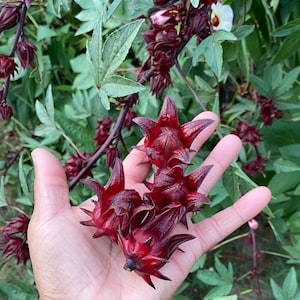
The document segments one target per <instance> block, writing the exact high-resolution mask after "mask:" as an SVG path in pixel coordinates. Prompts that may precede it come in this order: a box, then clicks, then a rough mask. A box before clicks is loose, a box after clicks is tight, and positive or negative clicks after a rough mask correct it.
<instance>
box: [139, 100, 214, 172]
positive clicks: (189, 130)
mask: <svg viewBox="0 0 300 300" xmlns="http://www.w3.org/2000/svg"><path fill="white" fill-rule="evenodd" d="M133 122H134V123H136V124H138V125H139V126H140V127H141V128H142V131H143V134H144V136H145V141H144V145H142V146H137V147H136V148H137V149H139V150H143V151H145V152H146V154H147V159H146V160H145V161H144V162H151V163H152V164H154V165H155V166H157V167H159V168H165V167H172V166H175V165H177V164H185V165H189V164H190V163H191V162H190V158H189V153H190V152H191V151H192V150H191V149H190V146H191V144H192V142H193V140H194V139H195V137H196V136H197V135H198V134H199V133H200V132H201V131H202V130H203V129H205V128H206V127H207V126H209V125H210V124H211V123H212V122H213V120H210V119H202V120H194V121H191V122H188V123H186V124H184V125H180V124H179V121H178V113H177V109H176V106H175V104H174V102H173V101H172V100H171V98H169V97H166V99H165V102H164V104H163V107H162V110H161V112H160V115H159V117H158V120H157V122H155V121H153V120H151V119H148V118H142V117H138V118H135V119H133Z"/></svg>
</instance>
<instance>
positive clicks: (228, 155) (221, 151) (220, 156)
mask: <svg viewBox="0 0 300 300" xmlns="http://www.w3.org/2000/svg"><path fill="white" fill-rule="evenodd" d="M241 148H242V142H241V140H240V139H239V137H237V136H236V135H233V134H229V135H227V136H225V137H224V138H222V139H221V140H220V141H219V143H218V144H217V145H216V146H215V148H214V149H213V150H212V151H211V152H210V154H209V155H208V157H207V158H206V159H205V160H204V162H203V163H202V165H203V166H206V165H212V166H213V167H212V168H211V170H210V172H209V173H208V174H207V175H206V177H205V179H204V180H203V182H202V183H201V186H200V188H199V190H198V192H199V193H202V194H204V195H208V194H209V192H210V191H211V189H212V188H213V187H214V185H215V184H216V183H217V181H218V180H219V179H220V178H221V176H222V175H223V173H224V172H225V170H226V169H227V168H228V167H229V166H230V164H231V163H232V162H233V161H234V160H235V159H236V157H237V156H238V154H239V152H240V151H241Z"/></svg>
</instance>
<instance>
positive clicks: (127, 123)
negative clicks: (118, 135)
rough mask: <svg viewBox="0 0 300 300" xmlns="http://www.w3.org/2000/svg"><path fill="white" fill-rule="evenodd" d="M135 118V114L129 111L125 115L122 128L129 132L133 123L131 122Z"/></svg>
mask: <svg viewBox="0 0 300 300" xmlns="http://www.w3.org/2000/svg"><path fill="white" fill-rule="evenodd" d="M135 117H136V113H135V112H134V111H132V110H130V111H129V112H128V113H127V114H126V117H125V120H124V124H123V128H127V130H130V129H131V127H132V125H134V124H133V122H132V120H133V119H134V118H135Z"/></svg>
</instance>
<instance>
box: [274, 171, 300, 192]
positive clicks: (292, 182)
mask: <svg viewBox="0 0 300 300" xmlns="http://www.w3.org/2000/svg"><path fill="white" fill-rule="evenodd" d="M299 183H300V171H295V172H288V173H287V172H286V173H279V174H276V175H274V176H273V178H272V179H271V181H270V182H269V188H270V189H271V191H272V194H273V195H274V196H277V195H279V194H282V193H284V192H287V191H289V190H291V189H294V188H295V187H296V186H297V185H298V184H299Z"/></svg>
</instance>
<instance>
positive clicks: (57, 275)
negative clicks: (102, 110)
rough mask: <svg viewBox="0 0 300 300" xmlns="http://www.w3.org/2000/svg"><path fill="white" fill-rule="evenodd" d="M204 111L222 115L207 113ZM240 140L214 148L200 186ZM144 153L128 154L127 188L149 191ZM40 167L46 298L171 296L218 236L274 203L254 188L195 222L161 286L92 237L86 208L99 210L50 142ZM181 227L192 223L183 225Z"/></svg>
mask: <svg viewBox="0 0 300 300" xmlns="http://www.w3.org/2000/svg"><path fill="white" fill-rule="evenodd" d="M197 118H213V119H215V120H217V117H216V116H215V115H214V114H213V113H211V112H204V113H201V114H200V115H198V117H197ZM216 123H217V122H214V123H213V124H211V125H210V126H208V127H207V128H206V129H205V130H203V131H202V132H201V134H200V135H199V136H198V137H197V138H196V139H195V141H194V143H193V145H192V147H191V148H192V149H195V150H199V149H200V147H201V145H202V144H203V143H204V142H205V141H206V140H207V139H208V138H209V136H210V135H211V134H212V132H213V131H214V130H215V128H216ZM240 149H241V141H240V140H239V138H238V137H236V136H234V135H228V136H226V137H224V138H223V139H222V140H221V141H220V142H219V143H218V144H217V146H216V147H215V148H214V149H213V150H212V152H211V153H210V155H209V156H208V158H207V159H206V160H205V162H204V164H206V165H208V164H209V165H210V164H213V166H214V167H213V168H212V170H211V171H210V172H209V174H208V175H207V177H206V178H205V180H204V181H203V183H202V185H201V190H200V192H202V193H204V194H206V195H207V194H208V193H209V191H210V190H211V189H212V187H213V186H214V184H215V183H216V182H217V181H218V180H219V178H220V177H221V176H222V174H223V172H224V171H225V170H226V168H227V167H228V166H229V165H230V164H231V162H232V161H233V160H234V159H235V158H236V156H237V155H238V153H239V151H240ZM143 156H144V153H143V152H141V151H138V150H133V151H132V152H131V153H130V154H129V155H128V156H127V158H126V159H125V160H124V162H123V164H124V172H125V178H126V188H134V189H136V190H137V191H139V192H140V193H143V192H144V191H145V187H144V185H143V184H142V182H143V181H144V179H145V178H146V176H147V174H148V171H149V166H148V165H145V164H144V165H143V164H139V162H140V161H141V160H142V158H143ZM32 157H33V160H34V168H35V183H34V198H35V200H34V212H33V215H32V218H31V221H30V224H29V229H28V242H29V249H30V256H31V261H32V266H33V272H34V276H35V281H36V285H37V288H38V291H39V295H40V299H41V300H46V299H59V300H64V299H65V300H69V299H70V300H71V299H72V300H76V299H80V300H82V299H84V300H90V299H93V300H94V299H112V300H118V299H126V300H128V299H130V300H133V299H138V300H140V299H145V300H146V299H151V300H155V299H164V300H166V299H171V298H172V295H173V294H174V293H175V292H176V290H177V288H178V287H179V286H180V284H181V283H182V282H183V280H184V279H185V277H186V276H187V274H188V273H189V270H190V269H191V268H192V266H193V264H194V263H195V262H196V260H197V259H198V258H199V257H200V256H201V255H202V254H203V253H204V252H206V251H208V250H209V249H211V248H212V247H213V246H214V245H216V244H217V243H218V242H220V241H221V240H223V239H224V238H225V237H226V236H228V235H229V234H230V233H232V232H233V231H234V230H236V229H237V228H238V227H240V226H241V225H242V224H244V223H245V222H247V221H248V220H250V219H252V218H253V217H255V216H256V215H257V214H258V213H259V212H260V211H261V210H262V209H263V208H264V207H265V206H266V205H267V203H268V202H269V200H270V198H271V194H270V191H269V190H268V189H267V188H266V187H259V188H256V189H253V190H252V191H250V192H249V193H247V194H246V195H244V196H243V197H242V198H241V199H239V200H238V201H237V202H236V203H235V204H234V205H232V206H231V207H228V208H226V209H224V210H223V211H221V212H219V213H217V214H215V215H214V216H213V217H211V218H209V219H206V220H204V221H202V222H201V223H199V224H189V230H188V233H189V234H192V235H194V236H196V238H195V239H194V240H191V241H188V242H186V243H184V244H182V245H181V246H180V248H181V249H182V250H184V251H185V253H183V252H180V251H176V252H175V253H174V254H173V256H172V257H171V259H170V263H167V264H166V265H165V266H164V267H163V268H162V269H161V270H160V271H161V272H162V273H163V274H164V275H166V276H168V277H169V278H171V279H172V281H164V280H161V279H157V278H155V277H152V279H153V283H154V285H155V287H156V289H155V290H154V289H153V288H152V287H150V286H148V285H147V284H146V283H145V282H144V280H143V279H142V278H141V277H139V276H138V275H136V274H135V273H134V272H131V273H130V272H127V271H125V270H124V269H123V265H124V262H125V258H124V257H123V254H122V252H121V251H120V248H119V246H118V245H116V244H112V243H111V242H110V240H109V239H108V238H106V237H102V238H98V239H93V238H92V234H93V233H94V232H95V228H93V227H86V226H83V225H81V224H80V223H79V222H80V221H82V220H86V219H87V216H86V214H85V213H84V212H83V211H82V210H81V209H80V207H84V208H86V209H89V210H91V209H93V207H94V206H93V204H92V202H91V201H90V200H87V201H85V202H84V203H82V204H81V205H80V206H79V207H71V206H70V203H69V195H68V185H67V181H66V177H65V174H64V171H63V169H62V167H61V165H60V163H59V162H58V160H57V159H56V158H55V157H54V156H53V155H52V154H50V153H49V152H47V151H46V150H43V149H36V150H34V151H33V153H32ZM177 230H178V231H177V233H178V232H180V231H184V232H185V233H187V232H186V230H185V229H184V228H183V226H180V225H178V229H177Z"/></svg>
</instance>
